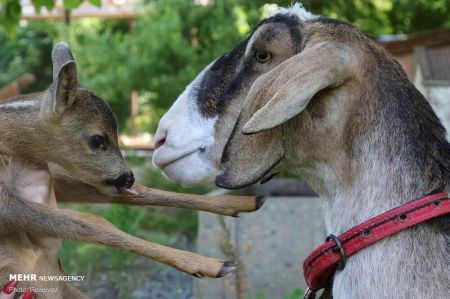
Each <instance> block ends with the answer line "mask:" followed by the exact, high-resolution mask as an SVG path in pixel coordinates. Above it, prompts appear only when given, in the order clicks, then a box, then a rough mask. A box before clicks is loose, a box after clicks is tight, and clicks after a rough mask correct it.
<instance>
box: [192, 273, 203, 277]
mask: <svg viewBox="0 0 450 299" xmlns="http://www.w3.org/2000/svg"><path fill="white" fill-rule="evenodd" d="M192 276H194V277H197V278H203V277H204V276H203V275H201V274H200V273H198V272H196V273H192Z"/></svg>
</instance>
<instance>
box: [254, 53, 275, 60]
mask: <svg viewBox="0 0 450 299" xmlns="http://www.w3.org/2000/svg"><path fill="white" fill-rule="evenodd" d="M271 57H272V55H271V54H270V53H269V52H262V51H256V52H255V59H256V61H257V62H259V63H266V62H267V61H269V60H270V58H271Z"/></svg>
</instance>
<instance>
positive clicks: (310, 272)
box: [303, 193, 450, 293]
mask: <svg viewBox="0 0 450 299" xmlns="http://www.w3.org/2000/svg"><path fill="white" fill-rule="evenodd" d="M447 213H450V199H449V198H448V194H447V193H436V194H433V195H429V196H426V197H423V198H420V199H417V200H414V201H411V202H409V203H407V204H405V205H403V206H399V207H397V208H394V209H392V210H390V211H388V212H386V213H384V214H381V215H379V216H376V217H374V218H372V219H370V220H368V221H366V222H364V223H361V224H360V225H358V226H356V227H354V228H352V229H350V230H348V231H346V232H345V233H343V234H342V235H340V236H339V237H335V236H333V235H330V236H329V237H328V238H327V242H326V243H325V244H323V245H322V246H320V247H318V248H316V249H315V250H314V251H313V252H312V253H311V254H310V255H309V256H308V257H307V258H306V260H305V261H304V262H303V271H304V275H305V279H306V282H307V284H308V286H309V292H311V293H315V292H316V291H317V290H320V289H322V288H325V287H326V286H327V285H328V284H329V283H330V281H331V279H332V277H333V275H334V273H335V272H336V270H339V269H343V267H344V266H345V260H346V258H348V257H349V256H351V255H353V254H355V253H356V252H358V251H359V250H361V249H363V248H365V247H367V246H369V245H371V244H373V243H375V242H377V241H378V240H381V239H383V238H386V237H388V236H390V235H393V234H395V233H397V232H399V231H401V230H404V229H406V228H409V227H411V226H413V225H416V224H418V223H421V222H424V221H427V220H429V219H431V218H434V217H437V216H440V215H444V214H447Z"/></svg>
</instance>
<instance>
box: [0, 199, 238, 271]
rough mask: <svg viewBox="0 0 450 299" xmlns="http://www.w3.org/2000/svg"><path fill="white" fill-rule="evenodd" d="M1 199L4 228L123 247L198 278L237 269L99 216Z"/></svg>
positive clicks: (0, 205)
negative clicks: (143, 236)
mask: <svg viewBox="0 0 450 299" xmlns="http://www.w3.org/2000/svg"><path fill="white" fill-rule="evenodd" d="M0 198H1V200H0V227H9V228H15V229H20V230H24V231H26V232H29V233H31V234H37V235H41V236H42V235H43V236H48V237H53V238H60V239H65V240H77V241H86V242H90V243H96V244H103V245H106V246H113V247H117V248H121V249H124V250H127V251H130V252H133V253H135V254H138V255H142V256H145V257H148V258H151V259H154V260H156V261H158V262H161V263H164V264H167V265H170V266H172V267H174V268H176V269H178V270H180V271H183V272H186V273H188V274H191V275H194V276H196V277H204V276H207V277H221V276H224V275H226V274H228V273H229V272H231V271H233V270H234V269H235V264H234V263H231V262H226V261H222V260H218V259H213V258H209V257H204V256H201V255H198V254H195V253H191V252H187V251H182V250H178V249H174V248H170V247H166V246H163V245H159V244H155V243H151V242H147V241H144V240H142V239H139V238H136V237H133V236H130V235H128V234H126V233H124V232H122V231H120V230H119V229H117V228H116V227H114V226H113V225H112V224H111V223H109V222H108V221H106V220H105V219H103V218H101V217H98V216H95V215H91V214H87V213H81V212H76V211H70V210H64V209H57V208H51V207H49V206H45V205H41V204H37V203H34V202H28V201H25V200H22V199H21V198H19V197H15V196H12V195H11V194H8V192H5V190H2V192H0Z"/></svg>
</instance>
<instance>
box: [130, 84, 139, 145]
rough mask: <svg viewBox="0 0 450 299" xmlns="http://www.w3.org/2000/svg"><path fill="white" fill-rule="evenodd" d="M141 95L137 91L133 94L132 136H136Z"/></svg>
mask: <svg viewBox="0 0 450 299" xmlns="http://www.w3.org/2000/svg"><path fill="white" fill-rule="evenodd" d="M138 100H139V94H138V92H137V91H136V90H133V91H132V92H131V135H132V136H136V134H137V130H136V117H137V116H138V115H139V102H138Z"/></svg>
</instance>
